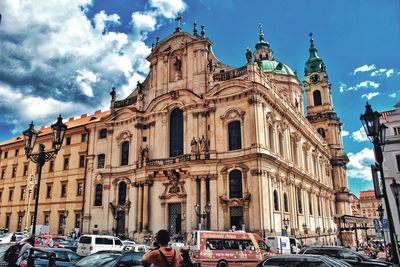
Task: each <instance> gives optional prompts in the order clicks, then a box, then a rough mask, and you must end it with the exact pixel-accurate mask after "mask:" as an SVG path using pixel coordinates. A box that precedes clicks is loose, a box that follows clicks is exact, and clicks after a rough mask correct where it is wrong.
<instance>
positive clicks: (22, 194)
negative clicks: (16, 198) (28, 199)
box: [20, 188, 26, 200]
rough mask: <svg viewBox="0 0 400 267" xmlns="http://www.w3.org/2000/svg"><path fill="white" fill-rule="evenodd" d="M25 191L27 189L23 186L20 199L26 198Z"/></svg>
mask: <svg viewBox="0 0 400 267" xmlns="http://www.w3.org/2000/svg"><path fill="white" fill-rule="evenodd" d="M25 192H26V189H25V188H21V195H20V199H21V200H24V199H25Z"/></svg>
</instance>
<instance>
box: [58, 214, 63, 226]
mask: <svg viewBox="0 0 400 267" xmlns="http://www.w3.org/2000/svg"><path fill="white" fill-rule="evenodd" d="M63 228H64V214H63V213H60V214H58V229H63Z"/></svg>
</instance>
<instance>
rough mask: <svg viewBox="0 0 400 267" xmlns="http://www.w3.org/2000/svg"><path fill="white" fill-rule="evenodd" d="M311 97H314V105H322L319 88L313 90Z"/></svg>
mask: <svg viewBox="0 0 400 267" xmlns="http://www.w3.org/2000/svg"><path fill="white" fill-rule="evenodd" d="M313 98H314V106H320V105H322V100H321V92H320V91H319V90H315V91H314V92H313Z"/></svg>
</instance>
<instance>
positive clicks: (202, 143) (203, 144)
mask: <svg viewBox="0 0 400 267" xmlns="http://www.w3.org/2000/svg"><path fill="white" fill-rule="evenodd" d="M199 143H200V152H201V153H205V152H206V151H207V140H206V138H205V137H204V135H202V137H201V140H200V142H199Z"/></svg>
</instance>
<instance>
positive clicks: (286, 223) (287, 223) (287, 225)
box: [283, 218, 290, 236]
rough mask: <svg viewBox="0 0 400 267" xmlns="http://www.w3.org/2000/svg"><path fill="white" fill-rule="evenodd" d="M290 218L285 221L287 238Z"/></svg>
mask: <svg viewBox="0 0 400 267" xmlns="http://www.w3.org/2000/svg"><path fill="white" fill-rule="evenodd" d="M289 222H290V220H289V218H285V219H283V226H284V227H285V236H288V231H287V229H288V228H289Z"/></svg>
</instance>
